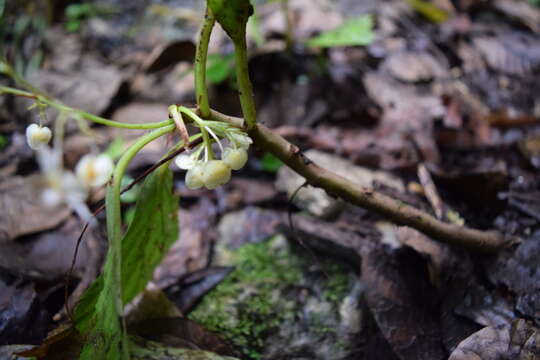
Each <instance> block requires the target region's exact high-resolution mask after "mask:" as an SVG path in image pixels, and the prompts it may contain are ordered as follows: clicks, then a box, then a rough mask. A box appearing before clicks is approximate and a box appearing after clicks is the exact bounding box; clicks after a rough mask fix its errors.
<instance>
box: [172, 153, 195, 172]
mask: <svg viewBox="0 0 540 360" xmlns="http://www.w3.org/2000/svg"><path fill="white" fill-rule="evenodd" d="M174 163H175V164H176V166H178V167H179V168H180V169H182V170H189V169H192V168H193V167H195V165H196V164H197V160H195V159H194V158H193V157H192V156H191V155H187V154H180V155H178V156H177V157H176V158H175V159H174Z"/></svg>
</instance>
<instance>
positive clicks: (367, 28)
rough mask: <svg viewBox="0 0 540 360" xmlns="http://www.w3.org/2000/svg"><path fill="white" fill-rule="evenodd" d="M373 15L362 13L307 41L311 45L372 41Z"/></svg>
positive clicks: (369, 42) (349, 44)
mask: <svg viewBox="0 0 540 360" xmlns="http://www.w3.org/2000/svg"><path fill="white" fill-rule="evenodd" d="M373 38H374V34H373V17H372V16H371V15H363V16H360V17H358V18H354V19H351V20H348V21H347V22H345V23H344V24H343V25H341V26H340V27H338V28H336V29H334V30H329V31H326V32H324V33H322V34H320V35H319V36H317V37H315V38H313V39H311V40H309V41H308V45H309V46H313V47H323V48H326V47H334V46H356V45H368V44H371V42H372V41H373Z"/></svg>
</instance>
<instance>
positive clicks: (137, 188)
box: [120, 175, 141, 203]
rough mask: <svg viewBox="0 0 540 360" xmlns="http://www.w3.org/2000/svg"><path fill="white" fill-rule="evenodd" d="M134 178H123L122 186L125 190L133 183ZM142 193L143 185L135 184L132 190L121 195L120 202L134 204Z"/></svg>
mask: <svg viewBox="0 0 540 360" xmlns="http://www.w3.org/2000/svg"><path fill="white" fill-rule="evenodd" d="M133 180H134V179H133V178H132V177H131V176H129V175H124V177H123V178H122V185H121V186H120V187H121V188H122V189H124V188H125V187H126V186H128V185H130V184H131V183H132V182H133ZM140 192H141V184H140V183H139V184H135V185H134V186H133V187H132V188H131V189H129V190H128V191H126V192H125V193H123V194H121V195H120V201H122V202H123V203H134V202H135V201H137V198H138V197H139V193H140Z"/></svg>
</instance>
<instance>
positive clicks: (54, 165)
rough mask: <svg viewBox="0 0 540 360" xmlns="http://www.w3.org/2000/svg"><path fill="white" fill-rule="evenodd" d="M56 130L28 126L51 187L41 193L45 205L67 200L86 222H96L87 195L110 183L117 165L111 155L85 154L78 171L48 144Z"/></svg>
mask: <svg viewBox="0 0 540 360" xmlns="http://www.w3.org/2000/svg"><path fill="white" fill-rule="evenodd" d="M51 137H52V132H51V130H50V129H49V128H48V127H46V126H41V125H37V124H32V125H30V126H28V127H27V128H26V139H27V142H28V146H30V148H32V149H33V150H35V151H36V154H37V160H38V163H39V166H40V168H41V171H42V173H43V176H44V179H45V181H46V183H47V187H46V188H45V189H44V190H43V192H42V193H41V200H42V202H43V204H44V205H45V206H48V207H55V206H57V205H59V204H61V203H65V204H66V205H68V206H69V207H70V208H71V209H73V210H74V211H75V212H76V213H77V215H79V217H80V218H81V219H83V220H84V221H88V222H90V223H94V219H93V216H92V213H91V212H90V210H89V209H88V207H87V206H86V203H85V201H86V198H87V197H88V194H89V191H90V189H91V188H92V187H99V186H102V185H104V184H105V183H107V181H109V178H110V177H111V174H112V171H113V168H114V164H113V162H112V160H111V158H110V157H108V156H107V155H104V154H101V155H97V156H95V155H91V154H88V155H85V156H83V157H82V158H81V160H79V162H78V163H77V166H76V167H75V174H74V173H73V172H71V171H69V170H66V169H64V168H63V166H62V151H61V150H60V149H59V148H58V147H54V148H51V147H49V146H48V143H49V141H50V140H51Z"/></svg>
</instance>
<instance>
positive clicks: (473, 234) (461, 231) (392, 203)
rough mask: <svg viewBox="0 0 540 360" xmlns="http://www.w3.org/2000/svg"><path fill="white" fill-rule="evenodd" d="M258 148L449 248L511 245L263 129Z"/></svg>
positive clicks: (255, 135)
mask: <svg viewBox="0 0 540 360" xmlns="http://www.w3.org/2000/svg"><path fill="white" fill-rule="evenodd" d="M212 117H213V118H214V119H215V120H220V121H225V122H228V123H231V124H235V125H236V126H237V124H240V123H242V119H239V118H235V117H232V116H227V115H223V114H221V113H219V112H216V111H212ZM249 135H250V136H251V138H252V139H253V142H254V143H255V144H256V146H258V147H260V148H262V149H264V150H266V151H268V152H271V153H272V154H273V155H274V156H276V157H277V158H279V159H280V160H281V161H283V162H284V163H285V164H286V165H287V166H289V167H290V168H291V169H293V170H294V171H296V172H297V173H298V174H300V175H302V176H303V177H304V178H305V179H306V180H307V181H308V182H309V184H310V185H312V186H315V187H320V188H322V189H323V190H325V191H326V192H327V193H328V194H330V195H332V196H335V197H338V198H341V199H343V200H345V201H347V202H349V203H351V204H354V205H357V206H360V207H363V208H365V209H368V210H373V211H375V212H377V213H379V214H381V215H383V216H385V217H387V218H388V219H390V220H392V221H393V222H395V223H396V224H399V225H405V226H410V227H412V228H415V229H417V230H419V231H421V232H423V233H424V234H426V235H428V236H430V237H432V238H433V239H434V240H438V241H441V242H444V243H447V244H450V245H455V246H461V247H464V248H467V249H469V250H473V251H477V252H485V253H489V252H494V251H497V250H498V249H500V248H502V247H504V246H505V245H508V244H510V243H511V242H512V240H514V239H512V238H509V237H505V236H504V235H503V234H501V233H499V232H497V231H481V230H475V229H470V228H466V227H462V226H458V225H454V224H448V223H445V222H443V221H440V220H438V219H436V218H435V217H433V216H431V215H429V214H428V213H426V212H424V211H421V210H418V209H416V208H414V207H412V206H410V205H408V204H405V203H403V202H402V201H400V200H396V199H394V198H391V197H389V196H387V195H384V194H381V193H379V192H377V191H374V190H373V189H367V188H363V187H362V186H360V185H358V184H356V183H354V182H352V181H349V180H347V179H345V178H344V177H341V176H339V175H337V174H335V173H333V172H332V171H329V170H327V169H324V168H321V167H320V166H318V165H317V164H315V163H313V162H312V161H311V160H309V159H308V158H307V157H305V156H304V155H303V154H302V152H301V151H300V150H299V149H298V147H296V146H295V145H293V144H291V143H289V142H288V141H287V140H285V139H284V138H283V137H281V136H279V135H277V134H275V133H274V132H272V131H271V130H270V129H268V128H267V127H265V126H264V125H260V124H259V125H257V126H256V127H255V128H253V129H252V130H250V131H249Z"/></svg>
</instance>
